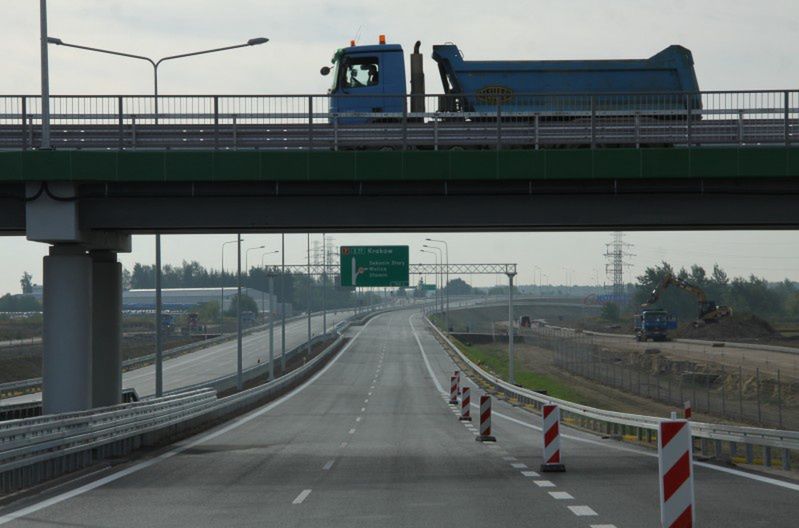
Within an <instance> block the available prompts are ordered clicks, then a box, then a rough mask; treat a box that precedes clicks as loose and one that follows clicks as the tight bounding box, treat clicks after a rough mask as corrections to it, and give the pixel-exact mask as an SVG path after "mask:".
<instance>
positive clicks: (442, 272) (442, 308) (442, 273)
mask: <svg viewBox="0 0 799 528" xmlns="http://www.w3.org/2000/svg"><path fill="white" fill-rule="evenodd" d="M422 247H425V248H427V249H433V250H435V251H437V252H438V256H439V257H440V259H441V260H440V262H441V264H439V268H438V271H439V273H440V274H441V282H442V286H441V311H442V312H444V328H445V329H446V330H447V331H449V325H448V324H447V323H448V321H447V319H448V318H447V311H446V310H445V309H444V284H443V283H444V271H443V267H444V250H443V249H441V248H440V247H436V246H428V245H427V244H424V245H423V246H422Z"/></svg>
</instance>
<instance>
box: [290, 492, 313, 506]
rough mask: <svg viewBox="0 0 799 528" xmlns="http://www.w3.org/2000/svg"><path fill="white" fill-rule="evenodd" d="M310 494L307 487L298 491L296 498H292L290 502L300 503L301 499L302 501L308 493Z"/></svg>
mask: <svg viewBox="0 0 799 528" xmlns="http://www.w3.org/2000/svg"><path fill="white" fill-rule="evenodd" d="M310 494H311V490H309V489H305V490H302V491H301V492H300V494H299V495H297V498H296V499H294V500H293V501H292V502H291V503H292V504H302V501H304V500H305V499H307V498H308V495H310Z"/></svg>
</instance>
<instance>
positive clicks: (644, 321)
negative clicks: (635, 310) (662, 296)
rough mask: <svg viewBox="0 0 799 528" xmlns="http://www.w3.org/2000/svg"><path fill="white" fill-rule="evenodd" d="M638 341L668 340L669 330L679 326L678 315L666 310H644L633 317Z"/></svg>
mask: <svg viewBox="0 0 799 528" xmlns="http://www.w3.org/2000/svg"><path fill="white" fill-rule="evenodd" d="M633 326H634V327H635V340H636V341H649V340H650V339H651V340H652V341H667V340H668V338H669V337H668V331H669V330H675V329H676V328H677V317H676V316H674V315H672V314H670V313H669V312H667V311H666V310H644V311H642V312H641V313H639V314H636V315H635V316H634V317H633Z"/></svg>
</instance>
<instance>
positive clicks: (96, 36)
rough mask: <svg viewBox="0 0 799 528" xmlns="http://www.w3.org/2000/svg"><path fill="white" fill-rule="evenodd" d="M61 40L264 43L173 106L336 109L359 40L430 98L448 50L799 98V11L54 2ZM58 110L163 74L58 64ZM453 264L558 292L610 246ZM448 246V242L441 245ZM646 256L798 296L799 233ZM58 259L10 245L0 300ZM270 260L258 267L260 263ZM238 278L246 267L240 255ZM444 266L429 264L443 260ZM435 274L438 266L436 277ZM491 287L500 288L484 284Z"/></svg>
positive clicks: (17, 78) (489, 240)
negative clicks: (438, 53) (333, 66)
mask: <svg viewBox="0 0 799 528" xmlns="http://www.w3.org/2000/svg"><path fill="white" fill-rule="evenodd" d="M38 5H39V2H37V1H35V0H2V13H3V16H2V17H0V50H2V55H0V64H2V72H3V74H2V75H0V94H36V93H38V91H39V82H40V78H39V56H38V49H39V48H38V46H39V41H38V37H39V35H38V31H39V15H38ZM48 5H49V26H50V31H49V33H50V35H51V36H57V37H59V38H61V39H63V40H64V41H67V42H74V43H80V44H85V45H90V46H96V47H105V48H111V49H116V50H121V51H126V52H129V53H136V54H143V55H151V56H154V57H159V56H164V55H171V54H175V53H180V52H185V51H192V50H196V49H205V48H208V47H216V46H221V45H228V44H232V43H238V42H242V41H245V40H247V39H249V38H252V37H257V36H266V37H269V38H270V39H271V42H269V43H268V44H266V45H264V46H258V47H255V48H247V49H243V50H237V51H234V52H231V53H225V54H218V55H209V56H205V57H198V58H193V59H188V60H183V61H176V62H174V63H167V64H165V65H164V66H163V67H162V71H161V73H160V75H159V83H160V90H161V92H162V93H164V94H168V93H179V94H193V93H194V94H207V93H219V94H231V93H264V94H269V93H306V94H307V93H323V92H324V91H325V90H326V89H327V87H328V84H329V78H322V77H320V75H319V73H318V72H319V68H320V67H321V66H323V65H326V64H329V61H330V57H331V56H332V54H333V52H334V51H335V49H336V48H338V47H341V46H345V45H347V43H348V42H349V40H350V39H351V38H356V37H359V40H360V42H361V43H372V42H374V43H376V42H377V37H378V35H379V34H381V33H384V34H386V35H387V37H388V40H389V42H396V43H400V44H402V45H403V46H404V47H405V49H406V51H409V50H410V49H411V48H412V46H413V43H414V42H415V41H416V40H421V41H422V43H423V51H424V53H425V55H426V58H427V64H426V65H425V67H426V70H427V72H428V76H427V77H428V80H427V85H428V91H429V92H438V91H440V90H441V87H440V86H439V85H438V79H437V76H434V75H433V73H434V72H435V71H436V70H435V64H434V63H432V62H431V61H430V60H429V55H430V47H431V46H432V45H433V44H435V43H443V42H455V43H456V44H458V46H459V47H460V48H461V50H462V51H463V53H464V55H465V56H466V58H467V59H561V58H564V59H568V58H572V59H574V58H585V59H594V58H642V57H649V56H651V55H654V54H655V53H657V52H658V51H660V50H662V49H663V48H665V47H666V46H668V45H670V44H681V45H683V46H686V47H688V48H690V49H691V50H692V51H693V54H694V59H695V61H696V69H697V75H698V78H699V84H700V87H701V88H702V89H705V90H748V89H785V88H792V89H796V88H799V53H797V47H796V44H797V41H799V38H798V36H799V29H797V20H799V2H797V1H796V0H761V1H758V2H754V1H742V0H691V1H688V0H672V1H670V2H663V1H662V0H657V1H654V0H607V1H603V2H599V1H596V0H539V1H532V0H526V1H497V2H493V3H491V2H488V3H487V2H486V1H485V0H480V1H473V0H460V1H458V2H450V1H448V2H435V1H430V0H427V1H417V0H405V1H403V2H375V1H347V0H342V1H340V2H311V1H304V0H291V1H284V0H271V1H268V2H266V1H262V0H227V1H226V2H219V1H211V0H172V1H166V2H165V1H164V0H159V1H154V0H138V1H137V0H126V1H121V0H120V1H116V0H103V1H100V0H50V1H49V2H48ZM50 69H51V75H50V78H51V91H52V93H54V94H84V93H97V94H119V93H125V94H147V93H150V90H151V86H152V80H151V76H150V75H151V72H150V69H149V66H148V65H146V64H144V63H139V62H138V61H130V60H125V59H121V58H117V57H109V56H103V55H98V54H92V53H86V52H80V51H78V50H72V49H66V48H58V47H51V48H50ZM445 236H446V238H447V239H448V240H449V241H450V261H451V262H455V261H460V262H476V261H491V262H517V263H519V264H520V266H521V268H520V279H521V282H523V283H530V282H532V281H533V270H534V269H535V268H534V266H539V267H540V268H542V269H543V270H544V271H543V273H545V274H547V275H548V276H549V282H553V283H561V282H565V280H566V271H565V270H564V267H565V268H568V269H570V270H573V271H570V272H569V274H570V276H572V277H573V278H572V279H571V281H572V282H577V283H584V284H589V283H590V284H593V283H594V282H595V280H596V277H597V276H598V278H599V282H600V283H602V282H604V281H605V274H604V269H605V259H604V257H603V254H604V252H605V243H606V242H609V240H610V235H609V234H607V233H575V234H563V233H557V234H535V233H526V234H457V235H445ZM437 237H439V238H440V237H441V234H439V235H437ZM230 238H231V237H230V236H227V237H226V236H203V237H200V236H170V237H165V238H164V261H165V262H166V263H175V264H177V263H180V262H181V261H182V260H198V261H200V262H201V263H203V264H205V265H207V266H215V267H218V266H219V260H220V245H221V242H222V241H224V240H228V239H230ZM335 238H336V240H337V241H338V242H340V243H346V244H359V243H408V244H410V245H411V250H412V251H411V254H412V255H416V256H417V257H419V258H420V259H421V257H429V256H428V255H422V254H419V253H418V249H419V248H420V246H421V243H422V241H423V239H424V238H425V236H424V235H408V236H405V235H397V234H391V235H349V236H345V235H336V236H335ZM628 241H629V242H631V243H632V244H633V245H634V247H633V248H632V252H633V253H635V255H636V256H634V257H631V258H630V259H629V260H630V262H631V263H632V264H633V265H632V266H631V268H630V269H629V272H628V277H630V278H631V277H633V276H634V275H635V274H636V273H637V272H640V271H641V270H642V269H643V268H644V267H645V266H647V265H651V264H653V263H656V262H658V261H660V260H662V259H667V260H669V261H671V262H673V263H675V264H676V265H678V266H682V265H690V264H691V263H694V262H698V263H700V264H703V265H706V266H708V267H710V266H712V265H713V263H715V262H718V263H719V264H721V265H722V266H723V267H725V268H726V269H727V270H728V272H729V273H730V274H731V275H748V274H749V273H750V272H751V273H755V274H757V275H759V276H763V277H766V278H768V279H770V280H780V279H782V278H784V277H789V278H791V279H794V280H799V272H797V264H799V244H797V242H798V240H797V235H796V233H795V232H758V233H751V232H750V233H740V232H726V233H717V232H713V233H705V232H693V233H632V234H630V235H629V236H628ZM277 243H279V237H275V236H271V235H260V236H258V235H251V236H248V237H247V240H246V242H245V247H250V246H259V245H262V244H268V245H269V246H270V247H277V246H276V244H277ZM304 243H305V237H304V236H301V235H292V236H290V237H289V242H288V248H287V260H288V261H290V262H299V261H301V260H302V259H303V258H304V255H305V249H304ZM152 246H153V243H152V237H135V238H134V251H133V253H132V254H130V255H124V256H122V261H123V263H125V264H126V265H128V266H130V265H131V264H132V263H133V262H136V261H140V262H151V261H152V258H153V247H152ZM46 251H47V247H46V246H45V245H44V244H37V243H32V242H27V241H25V240H24V239H22V238H17V237H6V238H2V239H0V256H2V259H0V294H2V293H3V292H6V291H13V292H16V291H18V290H19V283H18V280H19V277H20V276H21V275H22V273H23V271H25V270H28V271H30V272H32V273H33V275H34V281H35V282H40V281H41V257H42V256H43V255H44V254H45V253H46ZM258 254H259V252H255V251H254V252H251V254H250V255H251V257H252V259H253V260H258V261H260V257H257V256H256V255H258ZM227 256H229V257H230V260H228V262H227V264H226V266H228V268H231V267H232V266H233V265H234V262H235V261H234V258H235V255H233V252H232V251H228V252H227V254H226V257H227ZM431 258H432V257H430V259H431ZM430 259H427V261H429V260H430ZM481 283H482V284H493V283H494V279H489V278H485V279H483V281H482V282H481Z"/></svg>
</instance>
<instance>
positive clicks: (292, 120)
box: [0, 90, 799, 410]
mask: <svg viewBox="0 0 799 528" xmlns="http://www.w3.org/2000/svg"><path fill="white" fill-rule="evenodd" d="M546 97H547V98H548V99H547V101H548V107H549V108H552V109H553V110H551V111H547V112H527V111H524V110H520V109H519V108H522V107H521V106H520V107H519V108H516V107H514V104H512V101H511V102H507V101H502V100H498V101H497V106H496V111H494V112H426V113H410V112H403V113H384V112H372V113H365V114H364V113H358V114H346V113H334V112H331V111H330V107H329V101H330V99H329V96H327V95H322V96H320V95H302V96H159V98H158V104H157V105H156V104H155V102H156V101H155V99H154V98H153V97H143V96H124V95H114V96H55V97H52V98H51V108H52V113H51V115H50V121H51V125H50V136H51V142H52V147H53V148H51V149H41V148H39V147H40V146H41V138H42V115H41V113H40V110H39V105H40V99H39V98H38V97H34V96H3V97H0V233H2V234H25V235H26V236H27V238H28V239H30V240H34V241H39V242H44V243H48V244H51V249H50V254H49V256H47V257H45V259H44V260H45V261H44V288H45V296H44V310H45V312H46V314H47V316H46V317H45V321H46V327H45V331H44V342H45V344H44V348H45V356H47V357H58V358H60V360H59V362H57V364H56V365H55V366H54V367H52V368H50V369H45V387H46V386H47V382H46V380H47V378H48V376H50V375H58V376H59V377H61V378H70V377H71V378H72V379H75V380H80V382H79V383H77V384H76V385H69V386H65V387H63V388H62V389H63V391H62V393H63V394H62V397H57V398H54V399H52V400H50V401H51V402H53V403H51V404H48V398H47V390H46V388H45V398H44V402H45V407H46V408H48V407H49V408H50V409H52V410H77V408H80V407H84V406H86V405H88V403H87V402H89V401H91V396H90V395H91V394H92V392H97V393H98V394H103V395H104V396H102V397H100V396H96V397H95V399H98V401H103V402H104V403H114V400H115V398H117V396H115V395H116V394H117V393H118V391H117V388H116V386H117V385H118V383H119V379H121V376H113V377H108V376H103V375H102V374H101V373H104V372H108V371H114V372H118V363H119V360H118V358H119V354H118V337H117V336H118V331H119V303H120V299H119V297H120V295H119V291H120V281H121V278H120V271H121V269H120V265H119V263H118V262H117V259H116V253H118V252H125V251H130V236H131V234H135V233H215V232H248V231H255V232H289V231H326V232H335V231H350V232H352V231H358V232H367V231H371V232H385V231H426V232H429V231H445V230H447V231H451V230H462V231H480V230H486V231H490V230H609V229H625V230H632V229H747V228H750V229H767V228H768V229H780V228H783V229H789V228H796V227H797V226H799V208H798V207H796V197H797V193H799V145H798V144H797V143H798V142H799V91H785V90H777V91H761V92H702V93H698V94H697V93H678V94H662V95H657V94H645V95H642V94H618V95H616V96H612V97H611V98H610V99H609V96H608V95H607V94H603V95H602V96H601V97H599V96H594V95H591V94H586V95H557V94H554V95H551V96H546ZM675 98H676V99H678V100H680V101H682V100H685V101H688V102H689V104H686V105H683V109H682V110H679V108H680V105H678V104H674V99H675ZM694 101H699V104H695V103H694ZM426 106H427V107H428V108H433V107H434V106H435V105H434V104H432V101H431V104H428V105H426ZM407 107H408V105H406V108H407ZM155 108H158V112H157V113H156V112H155ZM558 108H568V109H569V110H568V111H559V110H558ZM48 292H50V294H49V295H48ZM93 349H96V351H95V353H94V355H95V358H94V360H91V359H90V357H89V354H88V352H87V351H90V350H93ZM56 351H57V352H58V354H56ZM92 362H93V363H94V366H95V370H96V371H97V372H98V374H97V375H96V376H95V377H96V378H97V379H96V380H95V381H93V382H92V381H91V380H90V377H91V376H89V375H88V372H90V371H91V364H92ZM98 366H99V367H100V368H99V369H98V368H97V367H98ZM93 385H95V387H93ZM99 386H103V387H105V388H104V389H99V388H98V387H99ZM75 394H80V395H82V396H80V397H79V398H78V399H77V400H76V399H74V397H68V395H73V396H74V395H75ZM55 402H61V403H55ZM68 402H71V403H68ZM81 402H82V403H81ZM51 405H53V406H54V407H53V406H51ZM75 405H77V406H78V407H75ZM65 406H66V407H65Z"/></svg>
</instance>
